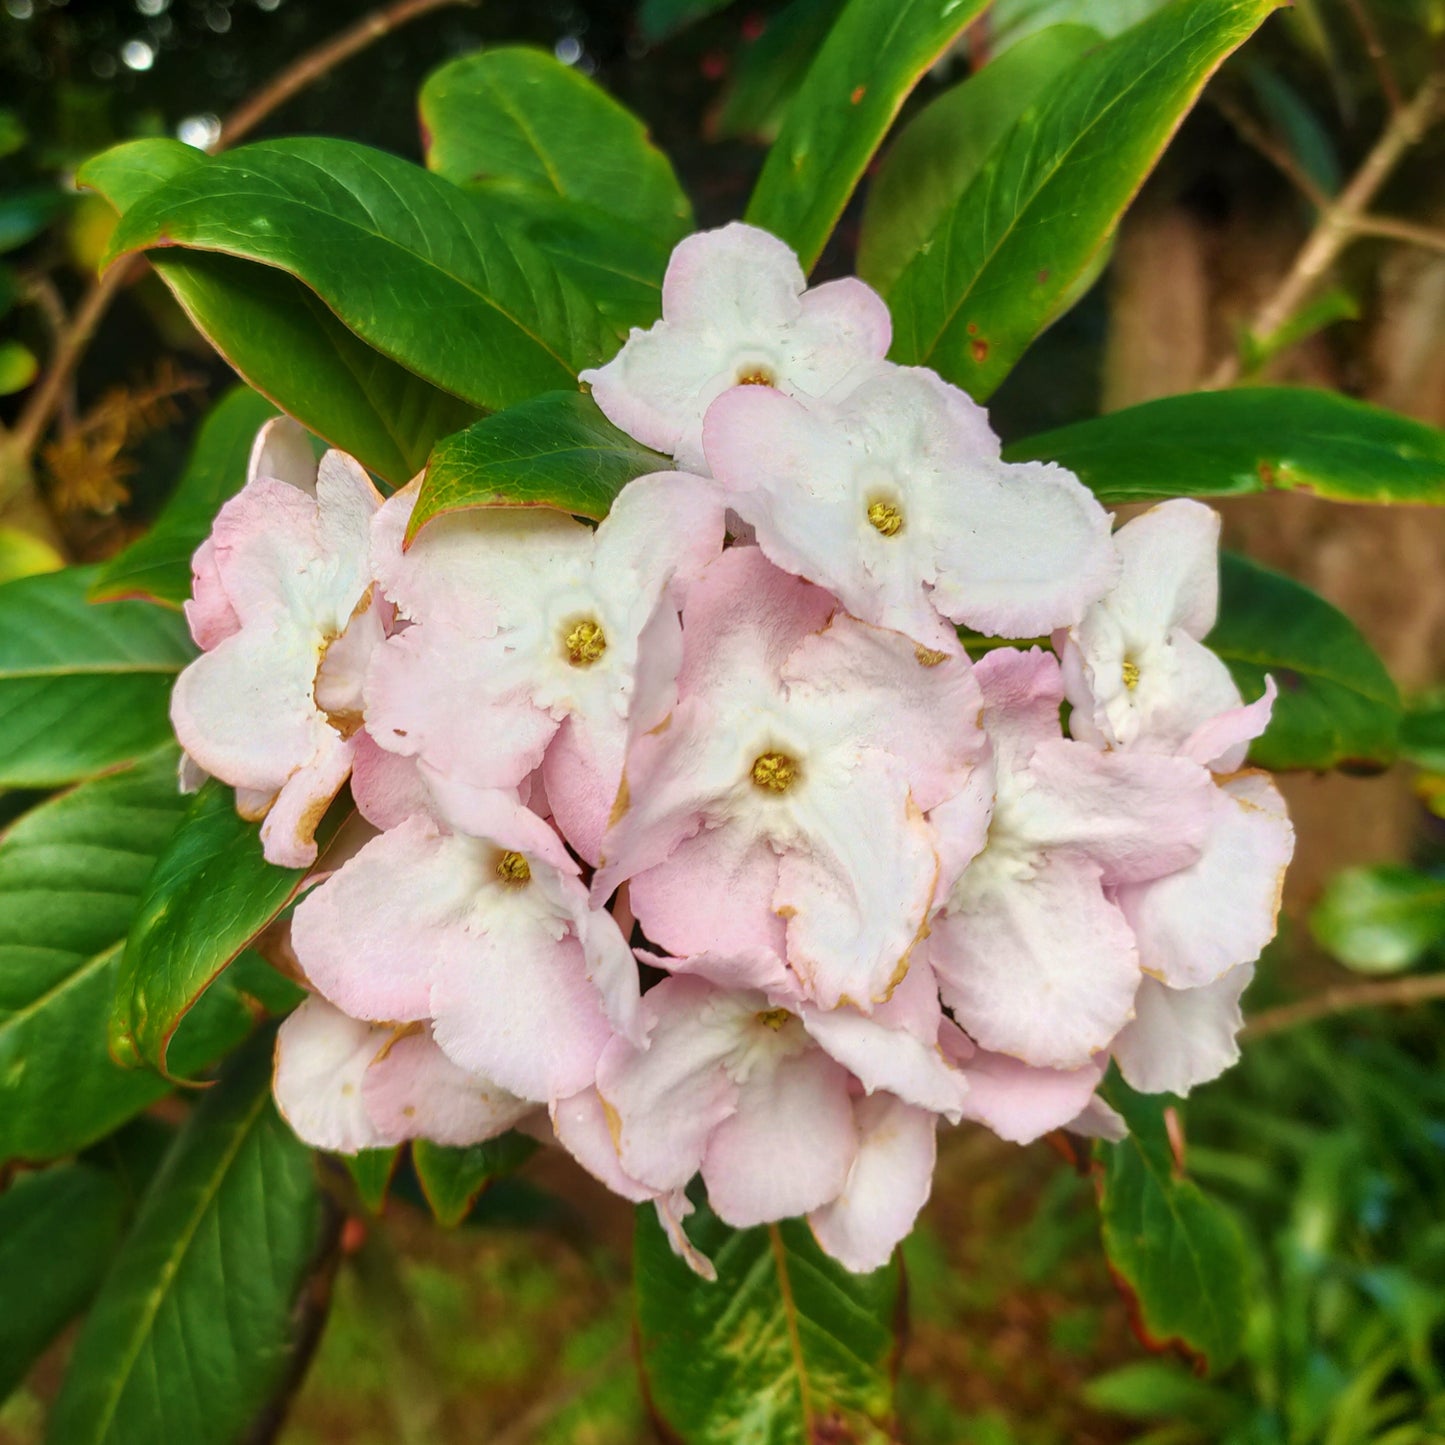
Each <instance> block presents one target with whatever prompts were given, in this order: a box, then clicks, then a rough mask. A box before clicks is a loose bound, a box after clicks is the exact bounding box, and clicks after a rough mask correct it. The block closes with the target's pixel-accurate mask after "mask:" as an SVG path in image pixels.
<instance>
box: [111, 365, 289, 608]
mask: <svg viewBox="0 0 1445 1445" xmlns="http://www.w3.org/2000/svg"><path fill="white" fill-rule="evenodd" d="M275 415H276V408H275V407H274V406H272V405H271V403H270V402H269V401H267V400H266V399H265V397H262V396H258V395H257V394H256V393H255V392H254V391H252V390H251V389H250V388H249V387H245V386H238V387H236V388H235V389H234V390H232V391H231V392H229V393H227V395H226V396H224V397H223V398H222V399H221V400H220V401H219V402H217V404H216V405H215V406H214V407H213V408H212V409H211V413H210V415H209V416H208V417H207V418H206V420H205V422H204V424H203V425H202V427H201V430H200V434H199V435H198V436H197V437H196V441H195V445H194V446H193V447H192V448H191V455H190V458H189V460H188V461H187V462H186V469H185V471H184V472H183V473H182V474H181V479H180V481H179V482H177V483H176V488H175V491H174V492H172V493H171V496H170V500H169V501H168V502H167V503H166V505H165V508H164V510H163V511H162V512H161V514H160V516H159V517H157V518H156V520H155V525H154V526H152V527H151V529H150V531H149V532H147V533H146V534H145V535H144V536H142V537H139V538H137V539H136V541H134V542H132V543H131V544H130V546H129V547H127V548H126V549H125V550H124V551H123V552H121V553H120V554H119V555H118V556H116V557H112V558H111V560H110V561H109V562H107V563H105V564H104V566H102V567H101V569H100V575H99V576H97V578H96V579H95V582H94V583H93V585H92V586H91V589H90V599H91V601H92V602H114V601H116V600H118V599H120V598H126V597H142V598H145V599H146V600H147V601H151V602H161V603H170V604H171V605H172V606H175V607H179V606H180V605H181V603H183V602H184V601H185V600H186V599H187V598H188V597H189V596H190V595H191V557H192V555H193V554H194V553H195V550H196V548H197V547H199V546H200V545H201V543H202V542H204V541H205V540H206V537H207V536H208V535H209V534H210V531H211V524H212V523H213V522H214V521H215V520H216V513H217V512H218V511H220V509H221V504H222V503H223V502H225V501H226V500H227V499H228V498H230V497H232V496H234V495H235V493H236V492H238V491H240V489H241V487H242V485H243V484H244V483H245V480H246V465H247V463H248V461H249V460H250V456H251V446H252V443H254V442H255V440H256V433H257V432H258V431H259V430H260V429H261V427H262V426H263V425H264V424H265V423H266V422H267V421H268V420H270V418H271V417H273V416H275Z"/></svg>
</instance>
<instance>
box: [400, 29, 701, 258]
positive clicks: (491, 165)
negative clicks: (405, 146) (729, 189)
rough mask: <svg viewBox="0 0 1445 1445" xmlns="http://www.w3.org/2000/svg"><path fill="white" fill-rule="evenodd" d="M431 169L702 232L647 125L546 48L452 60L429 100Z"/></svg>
mask: <svg viewBox="0 0 1445 1445" xmlns="http://www.w3.org/2000/svg"><path fill="white" fill-rule="evenodd" d="M420 106H421V123H422V133H423V135H424V136H425V138H426V163H427V165H428V166H429V167H430V168H431V169H432V170H434V171H436V172H438V173H439V174H441V175H443V176H445V177H446V178H447V180H449V181H452V182H454V183H455V184H456V185H459V186H472V185H476V184H478V183H479V182H482V181H487V180H504V181H511V182H519V183H522V184H523V185H525V186H527V187H535V188H536V189H537V190H540V191H543V192H545V193H547V194H548V195H550V196H554V197H556V198H557V199H559V200H562V201H568V202H573V203H577V204H580V205H583V206H587V207H591V208H593V209H595V210H597V211H599V212H602V213H604V214H606V215H610V216H616V217H618V218H620V219H622V220H624V221H627V222H629V223H631V224H632V225H633V226H636V227H641V228H643V229H645V230H647V231H650V232H652V233H654V234H655V235H656V236H657V237H658V238H659V239H660V240H661V241H662V242H663V244H664V245H671V244H672V243H673V242H675V241H678V240H680V239H681V238H682V237H683V236H684V235H685V234H686V233H687V232H688V231H689V230H690V229H691V227H692V207H691V206H690V205H689V204H688V201H687V197H686V196H685V195H683V193H682V187H681V186H679V185H678V183H677V176H676V175H675V174H674V173H673V169H672V164H671V162H670V161H669V160H668V159H667V157H666V156H665V155H663V153H662V152H661V151H660V150H658V149H657V147H656V146H654V145H653V144H652V142H651V141H650V140H649V139H648V135H647V127H646V126H644V125H643V123H642V122H641V121H640V120H639V119H638V118H637V117H636V116H635V115H633V114H632V112H631V111H630V110H628V109H627V108H626V107H625V106H623V105H620V104H619V103H618V102H617V101H615V100H614V99H613V98H612V97H611V96H610V95H608V94H607V92H606V91H605V90H603V89H602V87H601V86H600V85H598V84H597V83H596V82H595V81H592V80H589V79H588V78H587V76H585V75H583V74H582V72H581V71H580V70H577V69H576V68H575V67H573V66H570V65H563V64H562V63H561V61H559V60H557V59H555V58H554V57H553V56H551V55H549V54H548V53H547V52H546V51H544V50H534V49H532V48H531V47H529V46H521V45H510V46H498V47H497V48H496V49H494V50H478V51H475V52H474V53H473V54H471V55H463V56H461V57H460V58H459V59H456V60H453V61H450V62H448V63H447V64H446V65H443V66H442V67H441V68H440V69H439V70H435V71H433V72H432V73H431V75H429V76H428V77H427V78H426V81H425V82H424V84H423V85H422V88H421V97H420Z"/></svg>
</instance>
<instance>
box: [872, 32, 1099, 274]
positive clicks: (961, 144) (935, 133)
mask: <svg viewBox="0 0 1445 1445" xmlns="http://www.w3.org/2000/svg"><path fill="white" fill-rule="evenodd" d="M1099 43H1100V36H1099V32H1098V31H1097V30H1091V29H1089V28H1088V27H1087V26H1084V25H1056V26H1052V27H1050V28H1049V29H1047V30H1042V31H1040V32H1039V33H1038V34H1036V35H1033V36H1031V37H1030V38H1029V39H1027V40H1025V41H1024V42H1023V43H1022V44H1019V45H1016V46H1014V47H1013V49H1011V50H1010V51H1008V52H1007V54H1005V55H1002V56H1000V57H999V58H998V59H997V60H991V61H990V62H989V63H988V64H987V65H985V66H984V68H983V69H982V70H980V71H978V72H977V73H976V74H975V75H973V76H971V77H970V78H969V79H968V80H965V81H964V82H963V83H962V84H960V85H956V86H954V87H953V89H951V90H947V91H945V92H944V93H943V94H942V95H940V96H939V97H938V99H937V100H934V101H933V102H931V103H930V104H929V105H928V106H927V107H926V108H925V109H923V110H922V111H920V112H919V114H918V115H917V116H916V117H915V118H914V119H913V120H912V121H910V122H909V124H908V126H907V127H906V129H905V130H904V131H903V133H902V134H901V135H900V136H899V137H898V139H897V140H896V141H894V143H893V145H892V146H891V147H890V149H889V151H888V154H887V155H886V156H885V157H884V159H883V164H882V165H881V166H880V167H879V168H878V173H877V174H876V175H875V176H874V177H873V179H872V181H871V183H870V184H869V187H868V200H867V203H866V205H865V206H864V208H863V222H862V229H861V232H860V234H859V238H858V274H859V275H860V276H861V277H862V278H863V279H864V280H865V281H867V282H868V283H869V285H871V286H874V287H876V288H877V289H878V290H879V291H881V292H882V293H883V294H884V295H885V296H886V295H887V294H888V292H889V290H890V289H891V287H892V286H893V283H894V282H896V281H897V280H898V278H899V276H900V275H902V273H903V270H904V268H905V267H906V266H907V265H908V263H909V261H910V260H912V259H913V257H915V256H916V255H917V254H918V253H919V251H921V250H922V249H923V247H924V246H925V245H926V244H927V242H928V238H929V237H930V236H931V235H932V234H933V232H934V231H936V230H937V229H938V227H939V224H940V223H941V222H942V220H943V218H944V216H945V215H946V214H947V212H948V210H949V208H950V207H951V206H953V205H954V204H956V203H957V201H958V198H959V197H960V196H961V195H963V193H964V191H965V190H967V189H968V187H969V185H970V184H971V183H972V182H973V180H974V179H975V178H976V177H977V175H978V173H979V171H981V170H982V169H983V166H984V163H985V162H986V161H987V160H988V158H989V156H990V154H992V152H993V150H994V149H995V147H996V146H997V145H998V144H999V142H1000V141H1001V140H1002V139H1003V138H1004V136H1005V135H1006V134H1007V133H1008V131H1009V130H1010V129H1011V128H1012V126H1013V125H1014V124H1015V123H1016V122H1017V121H1018V119H1019V117H1020V116H1021V115H1022V114H1023V113H1024V112H1025V111H1026V110H1028V109H1029V108H1030V107H1031V106H1033V105H1035V104H1036V103H1037V102H1038V101H1039V100H1040V99H1041V98H1042V97H1043V96H1045V95H1047V94H1048V91H1049V89H1050V88H1051V87H1052V86H1053V85H1054V84H1056V83H1057V81H1058V79H1059V77H1060V76H1062V75H1064V74H1065V73H1066V72H1067V71H1068V69H1069V68H1070V67H1071V66H1072V65H1074V64H1076V63H1077V62H1078V60H1079V58H1080V57H1081V56H1082V55H1084V54H1085V53H1086V52H1087V51H1088V50H1089V49H1091V48H1092V47H1094V46H1097V45H1098V44H1099Z"/></svg>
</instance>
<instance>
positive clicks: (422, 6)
mask: <svg viewBox="0 0 1445 1445" xmlns="http://www.w3.org/2000/svg"><path fill="white" fill-rule="evenodd" d="M476 3H478V0H397V3H396V4H393V5H388V6H386V7H385V8H384V9H382V10H376V11H373V13H372V14H370V15H367V16H365V17H364V18H363V19H361V20H358V21H357V22H356V24H355V25H353V26H352V27H351V28H350V29H349V30H343V31H342V32H341V34H340V35H336V36H333V37H332V38H331V39H330V40H327V41H325V42H323V43H322V44H321V45H318V46H317V47H316V48H315V49H314V50H308V51H307V52H306V54H305V55H303V56H302V57H301V58H300V59H299V60H298V61H297V62H296V63H295V64H294V65H290V66H288V67H287V68H286V69H285V70H283V71H282V72H281V73H280V75H278V76H276V78H275V79H274V80H271V81H269V82H268V83H267V84H266V85H263V86H262V87H261V89H260V90H258V91H257V92H256V93H255V95H253V96H252V97H251V98H250V99H249V100H244V101H242V102H241V104H240V105H238V106H237V107H236V109H235V110H233V111H232V112H231V114H230V115H228V116H227V117H226V119H225V120H224V121H223V122H222V124H221V134H220V137H219V139H218V140H217V141H216V143H215V145H214V146H212V147H211V149H212V150H222V149H224V148H225V147H226V146H231V145H235V144H236V142H237V141H238V140H240V139H241V137H242V136H244V135H249V134H250V133H251V132H252V131H253V130H255V129H256V127H257V126H258V125H260V124H261V122H262V121H264V120H265V119H266V118H267V117H268V116H269V115H270V114H271V112H272V111H274V110H276V109H278V108H279V107H280V106H283V105H285V103H286V102H287V101H288V100H290V99H291V97H292V96H293V95H295V94H296V93H297V92H298V91H302V90H305V89H306V87H307V86H308V85H312V84H314V83H315V82H316V81H318V80H319V79H320V78H321V77H322V76H323V75H325V74H326V73H327V72H328V71H330V70H334V69H335V68H336V67H337V66H338V65H340V64H341V63H342V61H344V60H349V59H350V58H351V57H352V56H353V55H355V54H356V53H357V51H359V50H365V49H366V47H367V46H368V45H372V44H374V43H375V42H376V41H378V40H380V39H381V38H382V36H384V35H390V34H391V32H392V31H393V30H398V29H400V28H401V26H403V25H407V24H410V22H411V21H413V20H416V19H419V18H420V17H421V16H423V15H427V14H429V13H430V12H431V11H433V10H441V9H444V8H445V7H447V6H449V5H474V4H476Z"/></svg>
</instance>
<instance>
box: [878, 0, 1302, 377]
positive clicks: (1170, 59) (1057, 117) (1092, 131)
mask: <svg viewBox="0 0 1445 1445" xmlns="http://www.w3.org/2000/svg"><path fill="white" fill-rule="evenodd" d="M1280 3H1281V0H1178V3H1176V4H1173V5H1171V6H1169V7H1168V9H1166V10H1164V11H1163V12H1161V13H1160V14H1158V15H1156V16H1154V17H1153V18H1152V19H1150V20H1146V21H1145V22H1144V23H1143V24H1141V25H1138V26H1136V27H1135V28H1133V29H1131V30H1127V31H1125V32H1124V33H1123V34H1122V35H1120V36H1118V37H1117V38H1116V39H1114V40H1111V41H1109V42H1108V43H1107V44H1104V45H1101V46H1100V47H1099V48H1098V49H1097V50H1095V51H1094V52H1092V53H1091V54H1089V55H1087V56H1085V57H1084V59H1083V60H1082V61H1080V62H1079V63H1078V64H1076V65H1074V66H1073V67H1072V68H1071V69H1070V70H1069V71H1068V72H1067V73H1066V74H1065V75H1064V76H1062V77H1061V78H1060V79H1059V80H1058V81H1057V83H1056V84H1055V85H1054V86H1053V87H1052V88H1051V89H1050V91H1049V92H1048V94H1047V96H1046V97H1045V98H1044V99H1043V100H1042V101H1040V102H1039V103H1038V104H1037V105H1036V106H1035V107H1034V108H1033V109H1031V110H1029V111H1026V112H1025V113H1024V115H1023V116H1022V117H1021V118H1020V120H1019V121H1018V123H1017V124H1016V125H1015V126H1014V127H1013V128H1012V129H1011V130H1010V131H1009V132H1008V134H1007V135H1006V136H1005V137H1004V138H1003V140H1002V141H1001V142H1000V144H999V145H998V146H997V147H995V149H994V151H993V152H992V154H991V155H990V157H989V159H988V161H987V162H986V163H985V165H984V167H983V169H982V170H981V171H980V172H979V173H978V175H977V176H976V177H975V178H974V180H973V182H972V184H970V185H969V186H968V187H967V188H966V189H965V190H964V192H963V194H962V195H961V196H960V197H959V198H958V200H957V201H956V202H955V203H954V205H953V206H951V207H950V208H949V210H948V212H947V213H946V215H945V216H944V217H943V219H942V221H941V222H940V224H939V226H938V227H937V229H936V230H935V231H934V232H933V234H932V236H931V237H930V239H929V242H928V244H927V245H926V246H925V248H924V249H923V250H921V251H919V253H918V254H917V255H916V256H914V258H913V259H912V260H911V261H910V262H909V263H908V265H907V266H906V267H905V269H904V270H903V272H902V274H901V275H900V276H899V278H898V281H897V283H896V284H895V285H894V286H893V288H892V289H891V291H890V293H889V298H888V299H889V303H890V305H891V307H892V310H893V326H894V335H893V353H892V355H893V359H894V360H895V361H901V362H905V363H907V364H910V365H925V366H932V367H934V368H935V369H936V370H938V371H939V372H941V373H942V375H943V376H944V377H945V378H946V379H947V380H949V381H952V382H954V383H956V384H957V385H959V386H961V387H963V388H964V389H965V390H967V391H968V392H970V393H971V394H972V395H973V396H975V397H977V398H979V399H980V400H982V399H983V398H984V397H986V396H987V395H988V394H989V393H990V392H992V391H993V389H994V388H995V387H996V386H997V385H998V384H999V382H1000V381H1002V380H1003V378H1004V377H1005V376H1006V375H1007V374H1008V371H1009V369H1010V368H1011V367H1012V366H1013V364H1014V362H1015V361H1017V360H1018V358H1019V357H1020V356H1021V355H1022V354H1023V352H1024V350H1025V348H1026V347H1027V346H1028V345H1029V343H1030V342H1031V341H1032V340H1033V339H1034V337H1035V336H1036V335H1038V333H1039V331H1040V330H1041V329H1042V328H1043V327H1044V326H1045V325H1047V324H1048V322H1049V321H1050V320H1051V319H1052V318H1053V317H1054V316H1055V315H1056V314H1057V313H1058V311H1059V310H1060V308H1061V306H1062V305H1063V304H1064V303H1065V301H1066V300H1067V298H1068V297H1069V295H1070V294H1071V293H1072V292H1073V291H1074V289H1075V288H1076V287H1077V285H1078V283H1079V281H1080V278H1081V277H1083V276H1085V275H1086V274H1087V272H1088V270H1089V268H1090V266H1091V265H1093V264H1094V263H1095V261H1096V258H1097V256H1098V253H1099V250H1100V248H1101V247H1103V246H1104V245H1105V244H1107V242H1108V240H1109V238H1110V236H1111V235H1112V234H1113V230H1114V227H1115V225H1116V223H1117V222H1118V219H1119V216H1120V215H1121V213H1122V212H1123V210H1124V208H1125V207H1126V206H1127V205H1128V204H1129V202H1130V200H1132V199H1133V196H1134V194H1135V192H1136V191H1137V190H1138V188H1139V186H1140V184H1141V183H1142V182H1143V180H1144V178H1145V177H1146V176H1147V175H1148V174H1149V172H1150V170H1152V169H1153V166H1154V163H1155V161H1156V160H1157V159H1158V157H1159V154H1160V152H1161V151H1162V150H1163V149H1164V146H1165V145H1166V144H1167V143H1168V141H1169V138H1170V136H1172V135H1173V133H1174V131H1175V129H1176V127H1177V126H1178V125H1179V123H1180V121H1181V120H1182V119H1183V117H1184V115H1185V113H1186V112H1187V111H1188V110H1189V108H1190V107H1191V106H1192V105H1193V104H1194V101H1195V99H1196V97H1197V96H1198V94H1199V92H1200V90H1201V89H1202V88H1203V86H1204V83H1205V81H1207V80H1208V79H1209V77H1210V75H1212V74H1213V73H1214V71H1215V69H1216V68H1217V67H1218V66H1219V64H1220V63H1221V62H1222V61H1223V60H1224V58H1225V57H1226V56H1227V55H1228V54H1229V53H1230V52H1231V51H1232V50H1234V49H1235V47H1236V46H1238V45H1240V44H1242V43H1243V42H1244V41H1245V40H1246V39H1247V38H1248V37H1249V36H1250V34H1251V33H1252V32H1253V31H1254V30H1255V29H1256V27H1257V26H1258V25H1259V24H1260V22H1261V21H1262V20H1263V19H1264V18H1265V16H1266V15H1268V14H1269V12H1270V11H1271V10H1273V9H1275V8H1277V6H1278V5H1279V4H1280Z"/></svg>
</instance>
